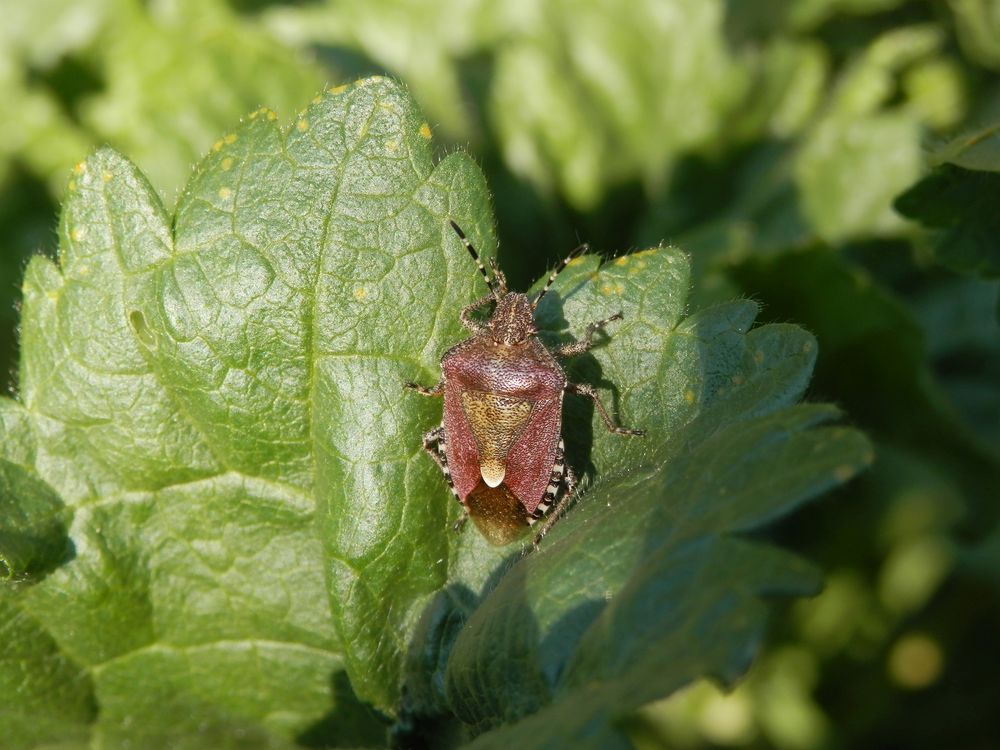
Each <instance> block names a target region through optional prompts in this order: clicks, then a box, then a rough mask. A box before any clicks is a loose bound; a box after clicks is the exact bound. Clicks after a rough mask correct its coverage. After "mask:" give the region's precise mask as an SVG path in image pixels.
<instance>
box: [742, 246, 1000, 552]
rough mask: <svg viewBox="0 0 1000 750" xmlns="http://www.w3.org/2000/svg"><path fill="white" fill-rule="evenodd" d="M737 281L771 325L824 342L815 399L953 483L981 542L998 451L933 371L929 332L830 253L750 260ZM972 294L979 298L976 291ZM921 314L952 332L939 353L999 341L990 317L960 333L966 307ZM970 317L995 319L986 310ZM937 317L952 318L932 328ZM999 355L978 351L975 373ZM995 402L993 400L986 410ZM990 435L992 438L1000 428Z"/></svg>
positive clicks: (999, 470) (992, 513) (990, 513)
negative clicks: (796, 323)
mask: <svg viewBox="0 0 1000 750" xmlns="http://www.w3.org/2000/svg"><path fill="white" fill-rule="evenodd" d="M880 249H881V248H880ZM730 273H731V275H732V276H733V277H734V278H735V279H736V280H737V281H738V282H739V283H740V284H741V285H743V287H744V288H748V289H750V288H752V289H755V290H757V291H758V292H759V293H760V294H761V295H762V296H764V298H765V299H767V300H768V306H767V312H768V315H769V316H772V317H773V318H774V319H778V320H789V319H794V320H800V321H802V322H803V323H804V324H805V325H807V326H809V328H810V330H813V331H815V332H816V334H817V336H818V337H819V338H820V340H821V341H823V342H824V347H823V350H822V352H821V354H820V359H819V364H818V367H817V373H816V380H815V383H814V389H815V391H816V393H817V394H819V395H821V396H822V397H824V398H829V399H835V400H836V401H837V403H839V404H841V405H842V406H843V407H844V408H845V409H847V410H848V412H849V413H850V414H856V415H862V416H859V419H861V418H863V419H864V424H865V425H866V427H867V428H868V429H869V430H870V431H871V433H872V435H873V437H875V438H877V439H880V440H884V441H886V442H889V443H892V444H894V445H897V446H901V447H904V448H906V449H908V450H912V451H914V452H915V453H916V454H917V455H920V456H923V457H924V460H925V461H927V462H928V463H930V464H932V465H934V466H937V467H940V468H941V469H944V470H945V471H946V472H947V473H948V474H950V475H951V476H953V477H954V479H955V482H956V483H957V484H958V485H959V487H961V489H962V493H963V496H964V498H965V500H966V503H967V505H968V513H967V516H966V518H965V524H966V528H967V530H968V531H969V532H972V533H974V534H979V533H981V530H983V529H986V528H988V527H989V526H990V524H991V523H992V522H993V519H995V518H996V503H995V501H994V495H995V493H994V492H993V491H992V489H991V488H992V487H993V486H994V485H995V484H996V483H997V482H998V481H1000V461H998V454H997V449H996V445H995V444H994V445H990V444H988V443H987V442H986V441H984V440H982V439H981V438H979V439H977V437H976V435H975V434H973V432H972V430H970V428H969V426H968V425H967V424H965V423H964V422H963V420H962V419H961V418H960V415H959V414H958V413H957V412H956V410H955V408H954V406H953V405H952V404H951V403H950V402H949V399H948V395H949V394H948V392H947V391H946V390H945V389H943V388H942V387H941V385H940V383H939V382H938V380H937V379H936V378H935V377H934V374H933V373H932V371H931V368H930V364H929V362H928V351H927V346H926V342H925V333H924V330H923V329H922V328H921V326H920V324H919V323H918V321H917V320H916V319H914V316H913V315H912V314H911V312H910V311H909V310H908V309H907V308H906V307H905V306H904V304H903V303H902V302H901V301H900V300H899V298H897V297H896V296H894V295H893V294H891V293H890V292H889V291H888V290H887V289H885V288H884V287H883V286H882V285H880V284H879V283H878V282H877V281H876V280H875V279H874V278H872V276H871V275H869V274H868V273H867V272H865V271H864V270H863V269H862V268H860V267H859V266H858V265H856V264H854V263H852V262H851V261H849V260H847V259H845V258H842V257H839V256H838V255H836V254H834V253H830V252H829V251H827V250H824V249H822V248H811V249H808V250H805V251H800V252H790V253H784V254H781V255H776V256H774V257H773V258H769V259H763V258H757V259H750V260H747V261H745V262H743V263H741V264H739V265H736V266H734V267H733V268H732V269H731V271H730ZM966 294H969V295H970V297H971V290H970V291H967V292H966ZM988 304H989V302H988V301H987V302H986V305H988ZM922 307H923V308H924V317H925V325H926V326H927V327H928V328H933V327H941V328H943V329H944V330H943V331H937V332H935V331H933V330H932V335H933V336H934V337H937V338H938V342H937V344H936V345H937V346H938V347H940V345H941V344H940V337H942V336H943V337H948V338H951V337H955V338H959V337H963V336H968V337H969V338H971V339H972V343H975V344H976V347H975V349H979V348H980V345H979V344H978V340H979V339H980V338H982V337H991V338H993V339H994V340H995V336H996V327H995V325H993V324H992V322H991V321H990V320H989V319H988V318H986V319H985V320H983V321H982V323H981V324H978V325H976V326H975V327H974V328H973V332H972V333H964V332H963V331H962V327H961V326H960V325H959V322H960V321H961V319H962V318H963V317H964V316H965V315H967V314H968V311H969V307H968V306H956V305H955V304H954V303H949V304H948V305H947V307H945V308H944V309H940V310H933V309H932V307H931V305H930V304H929V302H927V301H925V302H924V303H923V305H922ZM971 309H972V310H974V311H975V314H979V315H982V316H986V315H988V312H987V311H986V307H985V305H983V303H982V302H980V303H979V305H976V306H974V307H972V308H971ZM937 316H948V317H942V318H940V319H936V320H934V319H933V318H935V317H937ZM932 324H933V325H932ZM976 328H985V329H986V330H985V331H983V332H978V331H976V330H975V329H976ZM951 343H952V344H953V345H955V346H956V347H957V346H960V345H961V344H960V341H958V340H955V341H953V342H951ZM975 349H974V351H975ZM994 349H995V346H994V345H992V342H991V345H990V346H989V347H988V348H985V350H980V351H976V352H975V354H976V357H977V358H976V360H975V362H974V363H973V365H972V366H971V367H972V369H973V370H974V371H975V372H976V373H977V376H978V374H979V373H981V372H983V370H984V365H985V371H986V372H989V371H990V370H995V367H996V366H995V364H993V360H994V359H995V358H996V354H995V352H994ZM952 368H954V364H952ZM992 402H993V397H992V395H991V396H990V397H989V399H988V400H987V401H986V404H987V405H989V404H991V403H992ZM978 418H979V419H982V418H983V416H980V417H978ZM986 419H988V417H986ZM983 432H984V433H985V434H986V435H991V434H992V433H993V432H994V430H993V428H992V425H991V427H990V429H989V430H984V431H983Z"/></svg>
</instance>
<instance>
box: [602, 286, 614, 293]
mask: <svg viewBox="0 0 1000 750" xmlns="http://www.w3.org/2000/svg"><path fill="white" fill-rule="evenodd" d="M613 291H614V289H613V288H612V287H611V284H604V285H603V286H601V294H611V292H613Z"/></svg>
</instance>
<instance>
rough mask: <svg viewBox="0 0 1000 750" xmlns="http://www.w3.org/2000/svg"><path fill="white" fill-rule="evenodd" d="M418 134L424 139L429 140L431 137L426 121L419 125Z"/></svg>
mask: <svg viewBox="0 0 1000 750" xmlns="http://www.w3.org/2000/svg"><path fill="white" fill-rule="evenodd" d="M420 136H421V137H422V138H423V139H424V140H428V141H429V140H430V139H431V126H430V125H428V124H427V123H426V122H425V123H422V124H421V125H420Z"/></svg>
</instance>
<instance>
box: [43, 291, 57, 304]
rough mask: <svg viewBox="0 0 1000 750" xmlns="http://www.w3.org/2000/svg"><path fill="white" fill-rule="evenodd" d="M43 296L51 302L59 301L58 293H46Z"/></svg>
mask: <svg viewBox="0 0 1000 750" xmlns="http://www.w3.org/2000/svg"><path fill="white" fill-rule="evenodd" d="M45 296H46V297H48V298H49V299H50V300H52V301H53V302H58V301H59V292H46V293H45Z"/></svg>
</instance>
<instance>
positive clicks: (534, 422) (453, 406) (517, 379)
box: [406, 221, 642, 545]
mask: <svg viewBox="0 0 1000 750" xmlns="http://www.w3.org/2000/svg"><path fill="white" fill-rule="evenodd" d="M450 223H451V226H452V228H453V229H454V230H455V233H456V234H457V235H458V237H459V239H460V240H461V241H462V243H463V244H464V245H465V248H466V250H468V251H469V254H470V255H471V256H472V258H473V260H474V261H475V262H476V265H477V266H478V267H479V271H480V273H481V274H482V275H483V278H484V279H485V280H486V285H487V286H488V287H489V294H487V295H485V296H484V297H482V298H481V299H479V300H476V301H475V302H473V303H472V304H471V305H469V306H467V307H465V308H464V309H463V310H462V312H461V314H460V316H459V317H460V319H461V321H462V324H463V325H464V326H465V327H466V328H467V329H469V330H470V331H471V332H472V336H471V337H469V338H468V339H466V340H465V341H462V342H461V343H459V344H456V345H455V346H453V347H452V348H451V349H449V350H448V351H447V352H445V354H444V356H443V357H442V359H441V379H440V380H439V381H438V383H437V384H436V385H434V386H432V387H430V388H427V387H424V386H420V385H417V384H415V383H407V384H406V387H407V388H410V389H412V390H415V391H416V392H417V393H420V394H423V395H424V396H443V397H444V419H443V422H442V424H441V426H440V427H437V428H435V429H433V430H431V431H430V432H428V433H427V434H426V435H424V450H426V451H427V452H428V453H429V454H430V455H431V457H432V458H433V459H434V460H435V461H436V462H437V464H438V466H439V467H440V468H441V471H443V472H444V475H445V478H446V479H447V480H448V484H449V485H450V486H451V489H452V491H453V492H454V493H455V497H456V498H457V499H458V501H459V502H460V503H462V504H463V505H464V506H465V509H466V516H463V518H462V519H461V520H460V521H459V524H457V525H456V527H458V526H459V525H460V524H462V523H464V521H465V519H466V518H467V517H471V518H472V520H473V523H475V524H476V526H477V527H478V528H479V530H480V532H481V533H482V534H483V536H485V537H486V538H487V539H488V540H489V541H490V542H492V543H493V544H497V545H500V544H507V543H509V542H511V541H513V540H514V539H515V538H517V537H518V536H520V534H521V533H522V531H523V530H524V529H525V528H527V527H528V526H529V525H533V524H535V522H537V521H538V520H539V519H541V518H542V517H543V516H545V514H546V513H547V512H548V513H549V514H550V515H549V517H548V518H547V519H546V521H545V523H544V524H542V527H541V529H540V530H539V531H538V533H537V534H536V535H535V539H534V541H535V544H538V542H539V541H540V540H541V538H542V537H543V536H545V534H546V532H548V530H549V529H550V528H551V527H552V525H553V524H554V523H555V522H556V521H557V520H558V519H559V517H560V514H561V512H562V510H563V509H565V507H566V503H567V502H568V501H569V499H570V498H571V497H572V495H573V491H574V489H575V487H576V475H575V474H574V473H573V470H572V468H570V466H569V465H567V463H566V459H565V456H564V446H563V441H562V438H561V437H560V431H561V428H562V406H563V404H562V402H563V394H564V393H567V392H569V393H574V394H578V395H581V396H585V397H587V398H589V399H591V400H593V402H594V407H595V408H596V409H597V412H598V414H600V416H601V419H602V420H603V421H604V424H605V426H606V427H607V428H608V430H609V431H610V432H613V433H616V434H618V435H641V434H642V432H641V431H640V430H630V429H627V428H625V427H619V426H618V425H616V424H615V423H614V421H613V420H612V418H611V416H610V415H609V414H608V411H607V409H605V408H604V404H602V403H601V400H600V398H598V395H597V393H596V391H595V390H594V389H593V387H591V386H589V385H586V384H583V383H571V382H569V380H568V379H567V378H566V373H565V372H564V371H563V368H562V366H561V365H560V364H559V360H560V359H565V358H567V357H572V356H575V355H578V354H582V353H584V352H586V351H587V350H588V349H590V348H591V346H592V345H593V344H592V339H593V336H594V334H595V333H596V332H597V331H599V330H601V329H602V328H603V327H604V326H605V325H607V324H608V323H611V322H612V321H615V320H620V319H621V317H622V314H621V313H620V312H619V313H616V314H615V315H612V316H611V317H609V318H606V319H604V320H599V321H597V322H595V323H591V324H590V325H588V326H587V328H586V330H585V331H584V335H583V338H582V339H581V340H580V341H577V342H576V343H572V344H567V345H565V346H560V347H558V348H555V349H549V348H547V347H546V346H545V344H543V343H542V342H541V340H540V339H539V338H538V329H537V328H536V327H535V320H534V312H535V309H536V308H537V307H538V303H539V302H540V301H541V299H542V298H543V297H544V296H545V294H546V293H547V292H548V291H549V288H550V287H551V286H552V283H553V282H554V281H555V279H556V276H557V275H558V274H559V272H560V271H561V270H562V269H563V268H565V267H566V265H567V264H568V263H569V261H570V260H571V259H572V257H573V256H572V255H570V256H569V257H567V258H566V259H565V260H564V261H563V262H562V264H560V266H559V267H558V268H556V270H555V271H553V272H552V274H551V275H550V276H549V278H548V281H547V282H546V284H545V286H544V287H543V288H542V290H541V291H540V292H539V293H538V294H537V295H535V296H534V298H533V299H530V298H529V297H528V296H527V295H525V294H520V293H518V292H511V291H508V290H507V279H506V278H505V277H504V275H503V272H502V271H500V269H499V267H498V266H497V265H496V262H495V261H493V259H490V268H491V270H492V272H493V275H492V277H491V276H490V274H489V273H487V271H486V269H485V268H484V267H483V264H482V262H481V261H480V260H479V255H478V253H476V250H475V248H474V247H473V246H472V243H471V242H469V240H468V239H467V238H466V236H465V234H464V233H463V232H462V230H461V229H460V228H459V227H458V225H457V224H456V223H455V222H453V221H452V222H450ZM491 305H492V306H493V312H492V314H491V315H490V317H489V320H488V321H486V322H480V321H479V320H477V319H476V318H475V317H473V314H474V313H475V312H476V311H477V310H481V309H483V308H486V307H489V306H491Z"/></svg>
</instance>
